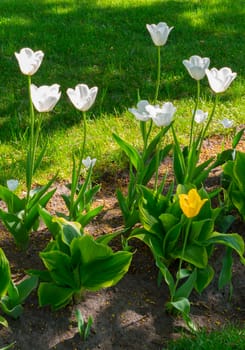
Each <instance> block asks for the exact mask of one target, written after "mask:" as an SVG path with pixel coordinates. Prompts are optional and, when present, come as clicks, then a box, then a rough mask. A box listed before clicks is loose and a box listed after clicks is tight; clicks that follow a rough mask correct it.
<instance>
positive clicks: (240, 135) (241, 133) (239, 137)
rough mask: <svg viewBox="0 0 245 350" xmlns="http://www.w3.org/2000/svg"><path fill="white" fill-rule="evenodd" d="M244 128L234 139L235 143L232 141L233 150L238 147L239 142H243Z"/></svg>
mask: <svg viewBox="0 0 245 350" xmlns="http://www.w3.org/2000/svg"><path fill="white" fill-rule="evenodd" d="M244 130H245V129H244V128H243V129H241V130H240V131H239V132H238V133H237V134H236V135H235V136H234V138H233V141H232V148H233V149H235V148H236V146H237V145H238V143H239V141H240V140H241V138H242V136H243V133H244Z"/></svg>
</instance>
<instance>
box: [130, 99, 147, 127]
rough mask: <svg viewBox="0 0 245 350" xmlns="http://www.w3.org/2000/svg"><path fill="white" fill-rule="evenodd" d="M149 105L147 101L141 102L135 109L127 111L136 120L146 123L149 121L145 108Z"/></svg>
mask: <svg viewBox="0 0 245 350" xmlns="http://www.w3.org/2000/svg"><path fill="white" fill-rule="evenodd" d="M149 105H150V104H149V102H148V101H147V100H141V101H139V102H138V103H137V108H129V109H128V110H129V112H130V113H132V114H133V115H134V116H135V118H136V119H137V120H141V121H143V122H146V121H147V120H149V119H150V115H149V113H148V112H147V110H146V107H147V106H149Z"/></svg>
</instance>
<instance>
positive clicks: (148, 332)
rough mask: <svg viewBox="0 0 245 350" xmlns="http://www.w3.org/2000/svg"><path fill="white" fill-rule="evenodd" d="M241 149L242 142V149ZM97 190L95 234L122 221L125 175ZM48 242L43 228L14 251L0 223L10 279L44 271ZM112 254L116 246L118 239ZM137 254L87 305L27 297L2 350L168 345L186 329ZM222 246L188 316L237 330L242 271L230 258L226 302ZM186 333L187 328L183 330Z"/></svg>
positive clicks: (241, 227)
mask: <svg viewBox="0 0 245 350" xmlns="http://www.w3.org/2000/svg"><path fill="white" fill-rule="evenodd" d="M220 145H221V142H220V139H219V138H213V139H212V140H209V141H207V143H206V148H205V151H204V154H203V157H204V158H205V154H206V156H208V157H209V156H210V155H211V154H216V153H217V152H218V151H219V150H220ZM242 147H243V144H242ZM169 167H170V165H169V162H168V161H166V162H165V164H163V166H162V170H163V172H165V171H166V169H168V170H169V171H170V172H171V169H169ZM219 175H220V169H215V171H214V172H213V173H212V176H211V177H210V179H209V181H208V182H207V187H208V188H213V187H215V186H217V185H218V183H219ZM101 185H102V189H101V192H100V193H99V196H98V198H97V203H98V204H103V205H104V209H103V211H102V213H101V214H100V215H99V216H98V217H97V218H96V219H95V220H94V221H93V223H92V224H91V225H89V227H88V231H89V232H90V233H91V234H93V235H95V236H97V235H101V234H104V233H108V232H112V231H115V230H118V229H120V228H121V227H122V225H123V221H122V217H121V212H120V210H119V208H118V203H117V200H116V195H115V190H116V188H117V187H119V186H120V187H121V188H123V187H125V188H126V185H127V174H126V173H121V174H118V176H116V177H115V176H111V175H110V174H109V173H108V174H104V176H103V178H101ZM64 191H65V184H62V183H59V184H57V191H56V194H55V195H54V197H53V199H52V200H51V202H50V203H49V205H48V209H49V210H50V211H51V212H53V213H54V212H55V211H56V210H59V211H61V210H64V205H63V202H62V200H61V197H60V194H61V193H64ZM232 232H237V233H240V234H241V235H242V236H243V238H244V239H245V234H244V232H245V224H244V222H243V221H241V220H240V219H239V218H237V220H236V222H235V223H234V225H233V227H232ZM50 238H51V235H50V233H49V232H48V231H47V230H46V229H45V228H41V229H40V230H39V231H38V232H34V233H33V234H32V235H31V242H30V247H29V248H28V250H27V251H26V252H22V251H18V250H17V249H16V246H15V243H14V241H13V239H12V237H11V235H9V233H8V232H7V231H6V230H5V228H4V227H3V226H2V225H1V223H0V247H2V248H3V249H4V251H5V254H6V256H7V258H8V259H9V261H10V264H11V271H12V275H13V278H14V280H15V281H16V282H17V281H19V280H21V279H22V278H23V277H24V275H25V270H26V269H28V268H42V263H41V261H40V258H39V256H38V254H39V252H40V251H41V250H42V249H43V248H44V247H45V246H46V244H47V243H48V242H49V240H50ZM114 244H115V247H114V248H115V249H117V248H118V247H119V242H115V243H114ZM131 245H133V247H134V250H135V254H134V257H133V261H132V265H131V267H130V270H129V272H128V274H127V275H126V276H125V277H124V278H123V279H122V280H121V281H120V282H119V283H118V284H117V285H116V286H115V287H112V288H108V289H105V290H101V291H99V292H96V293H92V292H88V293H87V295H86V298H85V300H83V301H81V302H80V303H79V304H73V305H69V306H68V307H66V308H65V309H62V310H60V311H56V312H52V311H51V310H50V308H48V307H44V308H40V307H39V306H38V300H37V294H36V292H33V293H32V294H31V296H30V297H29V298H28V299H27V301H26V303H25V305H24V306H25V307H24V312H23V314H22V315H21V317H20V318H19V319H17V320H13V319H11V318H8V322H9V327H8V328H0V347H2V346H3V345H7V344H9V343H11V342H13V341H15V342H16V345H15V347H14V349H19V350H29V349H35V350H47V349H57V350H68V349H69V350H76V349H77V350H78V349H79V350H97V349H101V350H111V349H113V350H117V349H125V350H126V349H131V350H139V349H147V350H160V349H163V348H164V346H166V344H167V341H168V340H170V339H173V338H176V337H178V336H179V334H180V333H179V332H180V330H181V329H183V328H185V325H184V323H183V321H182V320H181V318H178V317H173V316H172V315H169V314H168V313H166V311H165V309H164V304H165V303H166V301H167V300H168V298H169V294H168V289H167V287H166V286H165V285H164V284H163V285H162V286H161V287H157V272H158V271H157V268H156V267H155V263H154V260H153V259H152V256H151V254H150V252H149V250H148V248H147V247H145V246H144V245H143V244H141V243H140V242H138V241H133V242H131ZM222 253H223V250H222V248H218V249H217V250H216V252H215V257H214V261H213V266H214V268H215V270H216V271H217V274H216V277H215V279H214V280H213V282H212V284H211V285H210V286H209V287H208V288H207V289H206V290H205V292H204V293H203V294H202V295H198V294H197V293H193V294H192V295H191V302H192V308H191V316H192V318H193V320H194V321H195V322H196V324H197V325H199V326H200V327H205V328H206V329H207V330H212V329H219V328H221V327H222V326H224V325H226V324H227V323H229V322H234V323H236V324H238V325H239V326H240V327H244V325H245V304H244V300H245V278H244V272H245V266H243V265H242V264H241V263H240V261H239V259H238V257H237V256H236V255H235V254H234V267H233V297H232V299H231V300H230V299H229V291H228V290H227V289H224V290H221V291H220V290H218V287H217V277H218V273H219V271H220V266H221V260H222ZM76 309H80V310H81V312H82V314H83V315H84V318H85V319H86V320H87V319H88V317H89V316H92V317H93V319H94V323H93V326H92V330H91V334H90V336H89V338H88V339H87V340H86V341H85V342H84V341H83V340H82V339H81V337H80V335H79V333H78V329H77V324H76V319H75V310H76ZM186 331H187V330H186Z"/></svg>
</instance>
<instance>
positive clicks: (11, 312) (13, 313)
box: [0, 297, 23, 319]
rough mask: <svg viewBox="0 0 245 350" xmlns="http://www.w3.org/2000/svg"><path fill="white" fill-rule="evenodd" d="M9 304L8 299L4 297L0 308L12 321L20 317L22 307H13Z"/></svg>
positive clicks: (0, 302)
mask: <svg viewBox="0 0 245 350" xmlns="http://www.w3.org/2000/svg"><path fill="white" fill-rule="evenodd" d="M9 304H10V302H9V299H8V298H6V297H5V298H3V299H2V300H1V301H0V307H1V309H2V310H3V312H4V313H5V314H6V315H8V316H10V317H12V318H14V319H17V318H19V317H20V315H21V314H22V313H23V306H22V305H20V304H18V305H15V306H12V305H9Z"/></svg>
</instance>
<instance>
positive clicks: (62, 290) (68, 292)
mask: <svg viewBox="0 0 245 350" xmlns="http://www.w3.org/2000/svg"><path fill="white" fill-rule="evenodd" d="M73 293H74V291H73V290H72V289H71V288H67V287H62V286H59V285H57V284H55V283H46V282H42V283H40V286H39V288H38V300H39V305H40V306H45V305H51V308H52V310H58V309H60V308H62V307H64V306H66V305H67V304H69V302H70V301H71V299H72V295H73Z"/></svg>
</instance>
